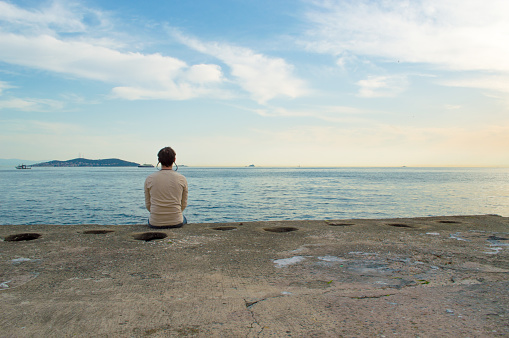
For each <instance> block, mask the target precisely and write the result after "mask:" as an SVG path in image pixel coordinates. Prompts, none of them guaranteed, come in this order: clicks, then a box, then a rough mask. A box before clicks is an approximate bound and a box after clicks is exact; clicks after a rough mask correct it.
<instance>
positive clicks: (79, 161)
mask: <svg viewBox="0 0 509 338" xmlns="http://www.w3.org/2000/svg"><path fill="white" fill-rule="evenodd" d="M139 165H140V164H139V163H135V162H128V161H124V160H119V159H118V158H108V159H103V160H89V159H86V158H75V159H72V160H67V161H58V160H54V161H49V162H42V163H36V164H32V167H137V166H139Z"/></svg>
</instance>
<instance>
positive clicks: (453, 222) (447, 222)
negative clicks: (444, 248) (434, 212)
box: [438, 220, 461, 224]
mask: <svg viewBox="0 0 509 338" xmlns="http://www.w3.org/2000/svg"><path fill="white" fill-rule="evenodd" d="M438 223H444V224H461V222H458V221H447V220H445V221H438Z"/></svg>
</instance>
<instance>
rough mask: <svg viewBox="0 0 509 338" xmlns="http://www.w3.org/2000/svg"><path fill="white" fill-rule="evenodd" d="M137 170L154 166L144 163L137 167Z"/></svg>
mask: <svg viewBox="0 0 509 338" xmlns="http://www.w3.org/2000/svg"><path fill="white" fill-rule="evenodd" d="M138 168H154V166H153V165H152V164H147V163H145V164H140V165H139V166H138Z"/></svg>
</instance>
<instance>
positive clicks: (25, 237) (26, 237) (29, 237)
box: [4, 233, 41, 242]
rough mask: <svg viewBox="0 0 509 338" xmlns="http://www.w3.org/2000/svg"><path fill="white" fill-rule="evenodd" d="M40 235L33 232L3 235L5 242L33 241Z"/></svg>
mask: <svg viewBox="0 0 509 338" xmlns="http://www.w3.org/2000/svg"><path fill="white" fill-rule="evenodd" d="M39 237H41V235H40V234H35V233H24V234H15V235H10V236H7V237H5V239H4V240H5V241H6V242H20V241H33V240H34V239H37V238H39Z"/></svg>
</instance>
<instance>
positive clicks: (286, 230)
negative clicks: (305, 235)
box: [263, 227, 299, 232]
mask: <svg viewBox="0 0 509 338" xmlns="http://www.w3.org/2000/svg"><path fill="white" fill-rule="evenodd" d="M263 230H265V231H269V232H291V231H297V230H299V229H298V228H294V227H274V228H264V229H263Z"/></svg>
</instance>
